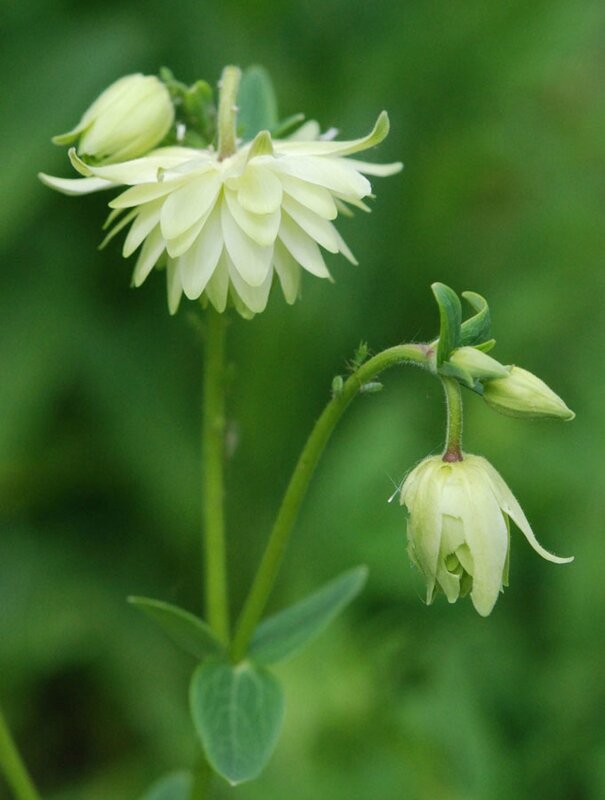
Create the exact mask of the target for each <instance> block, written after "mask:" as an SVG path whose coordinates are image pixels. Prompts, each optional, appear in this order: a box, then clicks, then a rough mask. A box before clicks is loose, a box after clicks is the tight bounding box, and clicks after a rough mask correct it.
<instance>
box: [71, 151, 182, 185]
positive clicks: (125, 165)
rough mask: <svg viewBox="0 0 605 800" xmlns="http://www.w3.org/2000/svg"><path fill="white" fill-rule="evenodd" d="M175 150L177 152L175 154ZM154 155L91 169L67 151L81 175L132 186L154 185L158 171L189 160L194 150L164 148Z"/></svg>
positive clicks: (74, 154) (72, 152)
mask: <svg viewBox="0 0 605 800" xmlns="http://www.w3.org/2000/svg"><path fill="white" fill-rule="evenodd" d="M175 150H179V152H178V153H175V152H174V151H175ZM154 152H155V155H154V154H149V155H147V156H144V157H143V158H135V159H133V160H132V161H122V163H119V164H105V165H103V166H100V167H93V166H90V165H89V164H86V163H85V162H84V161H82V159H81V158H79V157H78V155H77V154H76V151H75V150H74V149H71V150H70V151H69V158H70V160H71V163H72V164H73V166H74V169H76V170H77V171H78V172H79V173H80V174H81V175H85V176H90V175H92V176H94V177H96V178H103V179H104V180H106V181H111V182H112V183H114V184H116V183H117V184H131V185H133V186H135V185H137V184H139V183H156V182H157V177H158V170H164V169H168V168H169V167H172V166H177V165H178V164H181V163H183V161H186V160H188V159H191V157H192V153H195V152H196V151H195V150H189V149H187V148H182V149H179V148H168V147H167V148H165V150H163V149H160V150H156V151H154Z"/></svg>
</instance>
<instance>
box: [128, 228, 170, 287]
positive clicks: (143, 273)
mask: <svg viewBox="0 0 605 800" xmlns="http://www.w3.org/2000/svg"><path fill="white" fill-rule="evenodd" d="M165 249H166V242H165V241H164V239H163V238H162V233H161V231H160V226H159V225H158V226H157V227H156V228H154V229H153V231H152V232H151V233H150V234H149V236H148V237H147V239H145V244H144V245H143V247H142V249H141V252H140V253H139V257H138V259H137V263H136V265H135V268H134V272H133V274H132V284H133V286H140V285H141V284H142V283H143V281H144V280H145V278H147V276H148V275H149V273H150V272H151V270H152V269H153V268H154V266H155V265H156V263H157V260H158V258H159V257H160V256H161V255H162V253H163V252H164V250H165Z"/></svg>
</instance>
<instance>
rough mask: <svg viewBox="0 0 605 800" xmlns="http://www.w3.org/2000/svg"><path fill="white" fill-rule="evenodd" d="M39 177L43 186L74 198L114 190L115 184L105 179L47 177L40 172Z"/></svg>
mask: <svg viewBox="0 0 605 800" xmlns="http://www.w3.org/2000/svg"><path fill="white" fill-rule="evenodd" d="M38 177H39V178H40V180H41V181H42V183H43V184H45V185H46V186H50V188H51V189H56V190H57V191H58V192H61V193H62V194H68V195H72V196H76V195H80V194H91V193H92V192H100V191H103V190H104V189H113V188H114V184H113V183H111V181H106V180H104V179H103V178H55V177H54V175H47V174H46V173H45V172H39V173H38Z"/></svg>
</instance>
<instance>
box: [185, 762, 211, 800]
mask: <svg viewBox="0 0 605 800" xmlns="http://www.w3.org/2000/svg"><path fill="white" fill-rule="evenodd" d="M212 778H213V774H212V770H211V769H210V766H209V765H208V762H207V761H206V759H205V758H204V757H203V756H201V757H200V759H199V761H198V763H197V765H196V768H195V770H194V772H193V783H192V786H191V792H190V793H189V800H210V792H211V789H212Z"/></svg>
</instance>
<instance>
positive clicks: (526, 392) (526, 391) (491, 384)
mask: <svg viewBox="0 0 605 800" xmlns="http://www.w3.org/2000/svg"><path fill="white" fill-rule="evenodd" d="M484 389H485V391H484V393H483V399H484V400H485V402H486V403H487V404H488V405H490V406H491V407H492V408H493V409H495V410H496V411H499V412H500V413H501V414H507V415H508V416H511V417H526V418H531V417H557V418H558V419H563V420H572V419H573V418H574V417H575V414H574V412H573V411H572V410H571V409H570V408H568V407H567V406H566V405H565V403H564V402H563V400H561V398H560V397H559V395H557V394H555V393H554V392H553V391H552V389H550V388H549V387H548V386H547V385H546V384H545V383H544V381H541V380H540V378H537V377H536V376H535V375H533V374H532V373H531V372H528V371H527V370H525V369H521V367H510V372H509V374H508V375H507V377H506V378H497V379H496V380H490V381H486V383H485V384H484Z"/></svg>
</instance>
